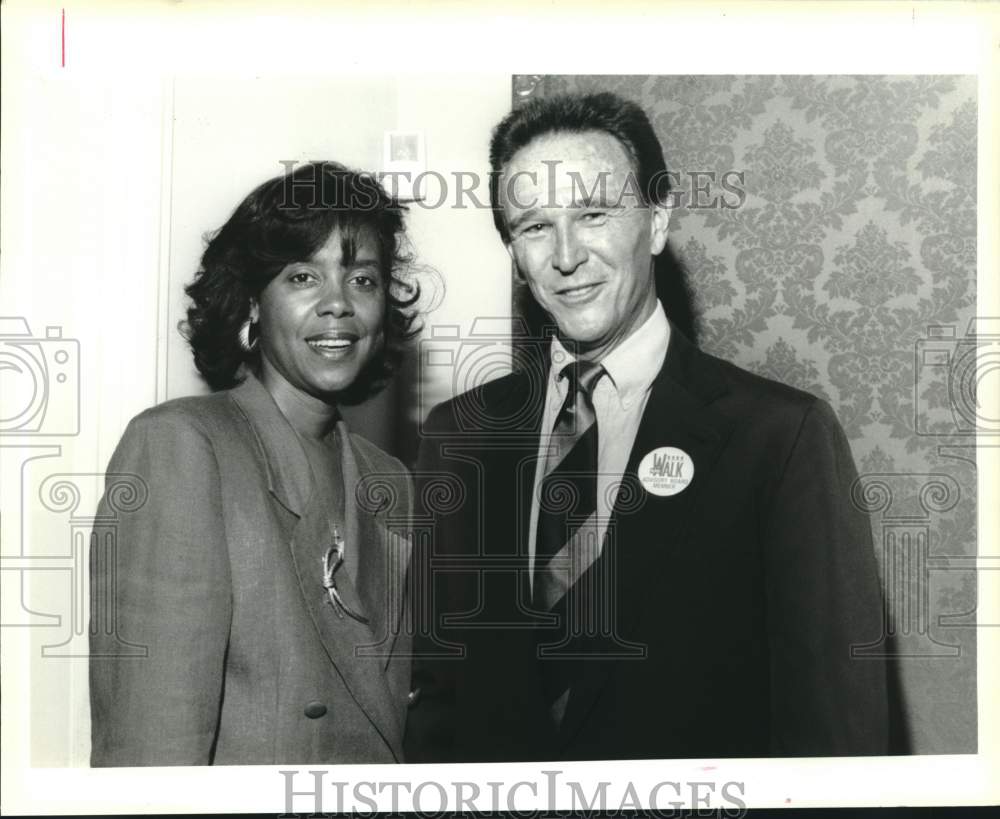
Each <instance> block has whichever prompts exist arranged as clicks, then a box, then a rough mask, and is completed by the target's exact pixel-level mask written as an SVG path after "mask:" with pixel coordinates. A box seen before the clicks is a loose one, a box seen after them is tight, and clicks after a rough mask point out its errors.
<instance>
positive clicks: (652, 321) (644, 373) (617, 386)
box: [549, 300, 670, 409]
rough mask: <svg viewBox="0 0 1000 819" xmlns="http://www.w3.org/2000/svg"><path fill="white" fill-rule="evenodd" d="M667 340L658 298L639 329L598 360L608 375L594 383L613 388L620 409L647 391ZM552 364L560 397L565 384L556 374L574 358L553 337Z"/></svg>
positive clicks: (666, 324) (551, 375)
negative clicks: (654, 307) (606, 384)
mask: <svg viewBox="0 0 1000 819" xmlns="http://www.w3.org/2000/svg"><path fill="white" fill-rule="evenodd" d="M669 343H670V322H668V321H667V316H666V313H664V312H663V305H662V304H660V302H659V300H657V302H656V309H654V310H653V312H652V313H651V314H650V316H649V318H647V319H646V320H645V321H644V322H643V323H642V324H641V325H640V326H639V328H638V329H637V330H636V331H635V332H633V333H632V335H630V336H629V337H628V338H626V339H625V340H624V341H623V342H622V343H621V344H619V345H618V346H617V347H615V348H614V349H613V350H612V351H611V352H610V353H608V354H607V355H606V356H604V358H602V359H601V364H602V365H603V366H604V369H605V370H606V371H607V373H608V378H606V379H604V378H602V379H601V380H600V381H599V382H598V383H597V389H600V387H601V384H602V383H605V382H606V383H608V384H609V385H610V386H611V387H612V389H613V390H614V393H615V395H616V396H617V398H618V400H619V402H620V403H621V406H622V408H623V409H628V408H629V407H630V406H632V404H633V403H634V402H635V401H636V400H638V399H639V398H641V397H642V396H643V395H645V394H646V391H647V390H648V389H649V387H650V385H651V384H652V383H653V380H654V379H655V378H656V375H657V373H658V372H659V371H660V368H661V367H662V366H663V360H664V358H665V357H666V355H667V345H668V344H669ZM549 356H550V360H551V362H552V366H551V367H550V368H549V380H550V381H551V382H552V383H553V384H554V385H555V388H556V391H557V394H558V395H559V397H560V399H564V398H565V397H566V391H567V389H568V386H569V385H568V384H567V382H566V379H564V378H563V379H560V378H559V373H560V372H561V371H562V369H563V368H564V367H565V366H566V365H567V364H569V363H570V362H572V361H575V360H576V357H575V356H574V355H572V354H571V353H570V352H569V351H568V350H567V349H566V348H565V347H564V346H563V345H562V343H561V342H560V341H559V339H558V338H553V339H552V346H551V347H550V349H549Z"/></svg>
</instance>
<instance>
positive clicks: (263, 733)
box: [90, 162, 416, 766]
mask: <svg viewBox="0 0 1000 819" xmlns="http://www.w3.org/2000/svg"><path fill="white" fill-rule="evenodd" d="M402 240H403V219H402V212H401V207H400V206H399V205H397V204H396V203H395V202H394V201H393V200H391V199H390V198H389V197H387V196H386V194H385V193H384V191H383V190H382V189H381V188H380V187H379V186H378V184H377V183H375V181H374V180H373V179H372V178H371V177H370V176H367V175H364V174H358V173H354V172H350V171H348V170H347V169H346V168H344V167H343V166H341V165H338V164H336V163H333V162H324V163H312V164H309V165H304V166H302V167H299V168H298V169H296V170H295V171H293V172H292V173H290V174H288V175H286V176H284V177H277V178H275V179H272V180H270V181H268V182H266V183H264V184H263V185H261V186H260V187H258V188H257V189H256V190H255V191H253V192H252V193H251V194H250V195H249V196H248V197H247V198H246V199H245V200H244V201H243V203H242V204H241V205H240V206H239V207H238V208H237V209H236V211H235V212H234V213H233V215H232V217H231V218H230V219H229V221H228V222H227V223H226V224H225V225H224V226H223V227H222V229H221V230H219V231H218V233H217V234H216V235H215V236H214V238H212V239H211V241H210V242H209V244H208V246H207V248H206V250H205V253H204V256H203V257H202V265H201V269H200V270H199V272H198V274H197V276H196V278H195V280H194V282H193V283H192V284H191V285H190V286H189V287H188V288H187V293H188V295H189V296H190V297H191V299H192V301H193V304H192V306H191V307H190V309H189V311H188V321H187V322H186V327H185V333H186V336H187V338H188V340H189V342H190V345H191V348H192V350H193V352H194V359H195V364H196V365H197V367H198V369H199V371H200V372H201V374H202V376H203V377H204V378H205V379H206V381H207V382H208V383H209V384H210V385H211V386H212V387H213V388H214V389H216V390H217V391H216V392H215V393H214V394H212V395H208V396H201V397H196V398H181V399H178V400H174V401H169V402H167V403H165V404H162V405H160V406H158V407H154V408H153V409H150V410H147V411H146V412H144V413H142V414H141V415H139V416H138V417H137V418H135V419H134V420H133V421H132V422H131V424H130V425H129V427H128V429H127V430H126V432H125V435H124V437H123V438H122V441H121V443H120V444H119V446H118V449H117V451H116V452H115V454H114V456H113V458H112V460H111V464H110V466H109V468H108V473H109V481H108V487H107V493H106V495H105V498H104V500H103V501H102V508H101V509H100V510H99V512H98V514H99V516H100V515H106V516H107V515H110V516H115V515H116V513H117V517H118V519H117V521H116V525H115V532H116V537H115V545H114V553H113V554H100V553H99V552H98V547H97V546H96V545H95V547H94V554H93V555H92V559H91V560H92V566H93V572H92V596H93V599H94V601H98V600H106V601H108V602H109V603H110V611H112V612H116V614H114V615H113V616H111V617H110V621H111V622H110V625H108V624H100V623H98V622H97V614H96V612H98V611H100V608H101V607H100V606H99V605H97V604H96V603H95V606H94V608H93V611H94V612H95V621H94V622H93V623H92V625H91V635H92V638H91V655H92V659H91V665H90V685H91V715H92V753H91V764H92V765H94V766H107V765H210V764H217V765H218V764H276V763H306V762H309V763H313V762H315V763H323V764H329V763H340V762H345V763H347V762H351V763H354V762H357V763H360V762H394V761H396V762H398V761H400V759H401V734H402V726H403V718H404V713H405V708H406V699H407V686H408V683H409V660H408V658H407V654H408V652H409V638H408V637H407V636H406V635H404V634H400V633H398V631H399V615H400V610H401V607H402V602H401V599H400V598H401V596H402V593H401V588H402V577H403V574H404V573H405V569H406V562H407V560H408V555H409V552H408V549H409V544H408V541H407V540H406V538H405V537H404V536H402V535H401V534H399V532H400V531H401V529H402V527H403V526H404V525H405V521H406V517H407V514H408V510H409V508H410V485H409V477H408V473H407V472H406V470H405V468H404V467H403V465H402V464H401V463H400V462H399V461H397V460H396V459H394V458H392V457H390V456H389V455H386V454H385V453H384V452H382V451H381V450H379V449H378V448H377V447H375V446H374V445H373V444H371V443H369V442H368V441H366V440H364V439H363V438H360V437H358V436H356V435H351V434H348V433H347V431H346V429H345V428H344V424H343V422H342V421H340V420H339V418H338V413H337V406H338V404H342V403H344V402H352V403H353V402H357V401H359V400H363V399H364V398H366V397H367V396H369V395H371V394H372V393H373V392H375V391H376V390H378V389H379V388H380V387H381V386H383V385H384V384H385V383H386V381H387V380H388V378H389V377H390V375H391V373H392V371H393V369H394V367H395V365H396V364H397V363H398V361H399V358H400V352H401V343H402V342H403V341H404V340H405V339H406V338H408V336H409V335H411V334H412V333H411V322H412V318H413V316H412V313H411V310H410V308H412V305H413V302H414V300H415V298H416V293H415V292H414V289H413V288H408V287H407V286H406V285H405V284H404V283H403V282H402V281H401V280H400V279H399V276H398V274H399V271H400V265H402V264H403V263H404V262H405V261H406V260H405V259H404V258H403V257H402V254H401V244H402ZM407 292H408V293H409V294H410V298H408V299H404V298H403V297H402V295H403V294H405V293H407ZM112 474H114V475H116V476H120V475H128V476H134V477H135V478H136V479H137V485H138V491H139V492H140V493H145V498H146V499H145V502H144V503H142V504H141V505H140V508H138V509H137V510H135V511H133V512H130V513H126V512H119V511H118V510H116V509H115V508H114V500H113V498H112V497H111V496H112V491H111V480H110V476H111V475H112ZM95 543H96V539H95ZM109 567H110V568H109ZM110 626H113V627H110ZM137 655H138V656H137Z"/></svg>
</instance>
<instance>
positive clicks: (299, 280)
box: [288, 270, 313, 284]
mask: <svg viewBox="0 0 1000 819" xmlns="http://www.w3.org/2000/svg"><path fill="white" fill-rule="evenodd" d="M312 279H313V275H312V273H310V272H309V271H307V270H296V271H294V272H293V273H291V274H290V275H289V276H288V281H290V282H291V283H292V284H306V283H308V282H310V281H312Z"/></svg>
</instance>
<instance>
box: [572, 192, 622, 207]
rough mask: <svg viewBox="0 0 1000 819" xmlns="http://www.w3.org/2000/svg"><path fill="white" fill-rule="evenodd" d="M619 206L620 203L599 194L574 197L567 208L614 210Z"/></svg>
mask: <svg viewBox="0 0 1000 819" xmlns="http://www.w3.org/2000/svg"><path fill="white" fill-rule="evenodd" d="M620 206H621V202H620V201H615V200H612V199H611V198H610V197H608V196H605V195H604V194H600V193H598V194H594V195H593V196H590V195H584V196H574V197H573V201H572V202H570V203H569V207H571V208H616V207H620Z"/></svg>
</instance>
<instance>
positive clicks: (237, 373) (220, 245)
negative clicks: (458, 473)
mask: <svg viewBox="0 0 1000 819" xmlns="http://www.w3.org/2000/svg"><path fill="white" fill-rule="evenodd" d="M405 210H406V207H405V205H402V204H400V203H399V202H397V201H396V200H395V199H393V198H392V197H390V196H389V195H388V194H386V192H385V191H384V190H383V189H382V186H381V185H379V183H378V181H377V180H376V179H375V178H374V177H373V176H371V175H370V174H367V173H361V172H357V171H352V170H349V169H348V168H345V167H344V166H343V165H340V164H339V163H337V162H310V163H308V164H305V165H300V166H298V167H296V168H294V169H293V170H290V171H289V172H288V173H286V174H284V175H282V176H276V177H275V178H274V179H269V180H268V181H267V182H265V183H264V184H262V185H260V186H259V187H258V188H256V189H255V190H254V191H253V192H252V193H251V194H250V195H249V196H247V198H246V199H244V200H243V201H242V202H241V203H240V205H239V207H237V208H236V210H235V211H234V212H233V215H232V216H230V217H229V221H227V222H226V224H224V225H223V226H222V227H221V228H220V229H219V230H218V231H217V232H216V233H215V234H214V235H212V236H211V238H210V239H209V241H208V244H207V246H206V248H205V252H204V254H203V255H202V257H201V267H200V268H199V270H198V272H197V274H196V275H195V278H194V281H193V282H191V284H189V285H188V286H187V287H186V288H185V292H186V293H187V295H188V296H189V297H190V298H191V301H192V304H191V306H190V307H189V308H188V311H187V321H186V322H182V323H181V332H182V333H183V334H184V336H185V337H186V338H187V340H188V343H189V344H190V345H191V350H192V351H193V353H194V363H195V366H197V368H198V371H199V372H200V373H201V375H202V377H203V378H204V379H205V381H207V382H208V384H209V386H211V387H212V389H216V390H219V389H226V388H229V387H232V386H235V385H236V384H238V383H240V382H241V381H242V380H243V378H244V377H245V372H244V371H245V368H249V369H250V370H251V371H253V372H259V369H260V353H259V350H258V349H255V350H254V351H252V352H247V351H246V350H244V349H243V347H242V345H241V344H240V341H239V331H240V327H241V326H242V325H243V323H244V322H245V321H246V320H247V319H248V318H249V315H250V302H251V299H254V300H256V299H257V298H258V297H259V296H260V294H261V291H263V290H264V288H265V287H267V285H268V284H269V283H270V281H271V280H272V279H273V278H274V277H275V276H277V275H278V273H280V272H281V271H282V270H283V269H284V268H285V266H286V265H288V264H291V263H294V262H303V261H307V260H308V259H310V258H312V256H313V255H314V254H315V253H316V251H317V250H319V249H320V248H321V247H322V246H323V244H324V243H325V242H326V241H327V239H328V238H329V236H330V234H331V233H332V232H333V231H334V230H339V231H340V233H341V235H342V236H343V237H344V238H345V239H346V240H347V242H348V244H349V245H354V244H356V242H357V239H358V237H359V236H361V235H362V234H363V236H364V237H365V238H366V239H368V238H372V239H374V240H375V244H376V246H377V250H378V254H379V261H380V265H381V268H382V272H383V274H384V275H383V281H384V282H385V287H386V315H385V325H384V329H385V344H384V345H383V350H382V353H381V355H379V356H376V357H375V358H374V359H373V360H372V361H371V362H370V363H369V364H368V366H367V367H365V369H364V370H363V371H362V372H361V374H360V375H359V376H358V378H357V380H356V381H355V383H354V384H353V385H352V386H351V388H350V389H349V390H348V394H341V395H339V396H338V399H339V400H341V401H343V402H344V403H357V402H358V401H362V400H364V399H365V398H367V397H369V396H371V395H373V394H375V393H376V392H378V391H379V390H380V389H382V387H384V386H385V385H386V383H387V382H388V380H389V378H390V377H391V376H392V374H393V373H394V372H395V370H396V368H397V367H398V365H399V362H400V360H401V358H402V354H403V350H404V348H405V342H407V341H408V340H410V339H411V338H413V336H415V335H416V334H417V333H418V332H419V328H416V329H415V328H414V327H413V323H414V319H415V318H416V316H415V310H413V309H411V308H413V305H414V304H415V302H416V301H417V298H418V297H419V287H418V286H417V284H416V283H415V282H414V281H412V280H409V279H408V277H406V274H405V270H406V268H407V266H408V265H409V264H410V261H411V259H410V256H409V254H408V253H406V252H405V250H404V246H405V228H404V225H403V214H404V212H405Z"/></svg>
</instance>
